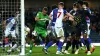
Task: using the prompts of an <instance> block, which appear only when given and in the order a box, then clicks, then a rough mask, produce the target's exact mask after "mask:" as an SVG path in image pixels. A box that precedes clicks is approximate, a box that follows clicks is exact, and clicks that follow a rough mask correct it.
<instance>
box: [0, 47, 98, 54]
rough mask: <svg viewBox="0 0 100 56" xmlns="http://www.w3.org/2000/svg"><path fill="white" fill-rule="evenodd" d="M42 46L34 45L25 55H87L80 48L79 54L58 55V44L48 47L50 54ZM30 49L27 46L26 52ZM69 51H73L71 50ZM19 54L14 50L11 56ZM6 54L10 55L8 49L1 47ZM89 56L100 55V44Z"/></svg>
mask: <svg viewBox="0 0 100 56" xmlns="http://www.w3.org/2000/svg"><path fill="white" fill-rule="evenodd" d="M42 48H43V47H33V52H32V54H29V55H25V56H87V55H86V53H85V50H80V51H79V54H77V55H75V54H64V55H56V54H55V53H56V51H57V47H56V46H54V47H50V48H49V49H48V51H49V53H50V54H44V53H43V52H42ZM28 51H29V47H27V48H26V54H27V53H28ZM69 52H70V53H71V50H69ZM18 54H19V52H17V51H15V52H12V53H11V54H10V56H13V55H18ZM4 55H8V53H7V52H6V51H2V49H1V48H0V56H4ZM89 56H100V46H98V47H96V49H95V51H94V52H93V53H92V54H91V55H89Z"/></svg>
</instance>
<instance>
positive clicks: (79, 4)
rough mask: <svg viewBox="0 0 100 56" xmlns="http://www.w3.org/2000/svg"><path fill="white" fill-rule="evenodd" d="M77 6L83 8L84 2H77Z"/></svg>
mask: <svg viewBox="0 0 100 56" xmlns="http://www.w3.org/2000/svg"><path fill="white" fill-rule="evenodd" d="M77 4H78V6H79V8H82V5H83V1H82V0H79V1H77Z"/></svg>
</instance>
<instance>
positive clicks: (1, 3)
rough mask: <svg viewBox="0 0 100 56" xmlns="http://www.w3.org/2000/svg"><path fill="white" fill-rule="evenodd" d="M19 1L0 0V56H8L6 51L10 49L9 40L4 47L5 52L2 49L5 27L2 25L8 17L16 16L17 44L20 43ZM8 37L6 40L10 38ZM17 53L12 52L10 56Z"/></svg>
mask: <svg viewBox="0 0 100 56" xmlns="http://www.w3.org/2000/svg"><path fill="white" fill-rule="evenodd" d="M20 3H21V1H20V0H0V56H1V55H8V53H7V50H9V49H10V47H9V46H10V43H9V40H7V41H8V43H7V44H6V45H5V46H6V47H5V50H3V49H2V39H3V38H4V30H5V27H6V26H5V25H3V23H4V21H5V20H7V19H8V18H10V17H13V16H14V15H15V14H16V18H17V19H16V23H17V24H16V32H17V34H16V35H17V39H18V41H17V42H20V39H21V37H20V35H21V33H20V29H21V27H20V26H21V25H20V11H21V10H20ZM10 37H11V36H9V37H8V38H10ZM18 53H19V52H13V53H11V54H14V55H16V54H18Z"/></svg>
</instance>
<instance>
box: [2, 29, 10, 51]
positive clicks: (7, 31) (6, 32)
mask: <svg viewBox="0 0 100 56" xmlns="http://www.w3.org/2000/svg"><path fill="white" fill-rule="evenodd" d="M9 34H10V31H9V30H7V29H6V30H5V31H4V38H3V44H2V45H3V47H2V49H3V50H4V51H5V38H7V37H8V35H9Z"/></svg>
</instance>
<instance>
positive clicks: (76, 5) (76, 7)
mask: <svg viewBox="0 0 100 56" xmlns="http://www.w3.org/2000/svg"><path fill="white" fill-rule="evenodd" d="M77 9H78V4H77V3H74V4H73V10H75V11H76V10H77Z"/></svg>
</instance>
